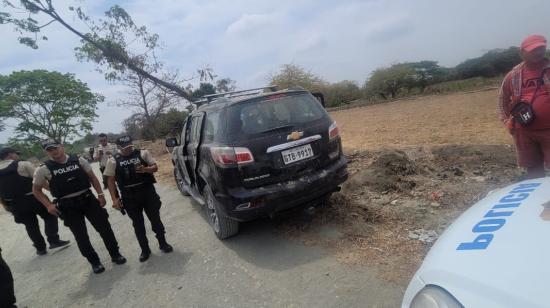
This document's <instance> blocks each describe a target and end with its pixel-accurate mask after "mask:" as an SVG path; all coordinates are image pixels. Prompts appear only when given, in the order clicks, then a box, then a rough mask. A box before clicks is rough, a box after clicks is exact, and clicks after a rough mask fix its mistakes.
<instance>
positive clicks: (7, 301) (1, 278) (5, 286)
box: [0, 253, 15, 308]
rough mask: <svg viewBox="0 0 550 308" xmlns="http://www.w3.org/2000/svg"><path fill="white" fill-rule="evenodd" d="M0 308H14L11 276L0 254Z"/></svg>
mask: <svg viewBox="0 0 550 308" xmlns="http://www.w3.org/2000/svg"><path fill="white" fill-rule="evenodd" d="M0 307H2V308H4V307H15V292H14V290H13V276H12V275H11V271H10V268H9V267H8V265H7V264H6V261H4V259H3V258H2V253H0Z"/></svg>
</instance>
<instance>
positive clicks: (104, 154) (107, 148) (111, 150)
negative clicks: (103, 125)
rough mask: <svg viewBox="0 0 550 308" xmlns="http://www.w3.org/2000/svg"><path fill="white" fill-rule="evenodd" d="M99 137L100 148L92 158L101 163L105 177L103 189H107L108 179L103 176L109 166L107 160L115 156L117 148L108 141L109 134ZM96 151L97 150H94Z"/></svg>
mask: <svg viewBox="0 0 550 308" xmlns="http://www.w3.org/2000/svg"><path fill="white" fill-rule="evenodd" d="M98 137H99V146H98V147H97V152H95V155H94V156H92V157H93V159H94V161H98V162H99V171H101V174H102V175H103V176H102V177H103V189H107V177H106V176H105V175H104V174H103V173H104V172H105V166H106V165H107V160H108V159H109V158H110V157H111V156H112V155H115V153H116V151H117V147H116V145H115V144H112V143H109V142H108V141H107V134H105V133H101V134H99V135H98ZM94 151H95V149H94Z"/></svg>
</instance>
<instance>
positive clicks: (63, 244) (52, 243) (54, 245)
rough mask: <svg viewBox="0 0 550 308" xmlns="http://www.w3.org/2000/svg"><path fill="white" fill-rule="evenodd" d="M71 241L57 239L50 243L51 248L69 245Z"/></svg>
mask: <svg viewBox="0 0 550 308" xmlns="http://www.w3.org/2000/svg"><path fill="white" fill-rule="evenodd" d="M69 243H70V241H63V240H57V241H55V242H51V243H50V249H54V248H59V247H63V246H67V245H69Z"/></svg>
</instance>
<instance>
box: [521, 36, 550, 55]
mask: <svg viewBox="0 0 550 308" xmlns="http://www.w3.org/2000/svg"><path fill="white" fill-rule="evenodd" d="M541 46H544V47H546V38H545V37H544V36H542V35H538V34H531V35H529V36H528V37H526V38H525V39H524V40H523V42H521V50H523V51H527V52H529V51H531V50H533V49H535V48H537V47H541Z"/></svg>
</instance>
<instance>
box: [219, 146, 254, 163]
mask: <svg viewBox="0 0 550 308" xmlns="http://www.w3.org/2000/svg"><path fill="white" fill-rule="evenodd" d="M210 154H211V155H212V159H213V160H214V162H215V163H216V164H217V165H218V166H221V167H229V166H231V165H234V164H238V165H241V164H247V163H252V162H254V156H253V155H252V152H250V150H249V149H247V148H233V147H212V148H210Z"/></svg>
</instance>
